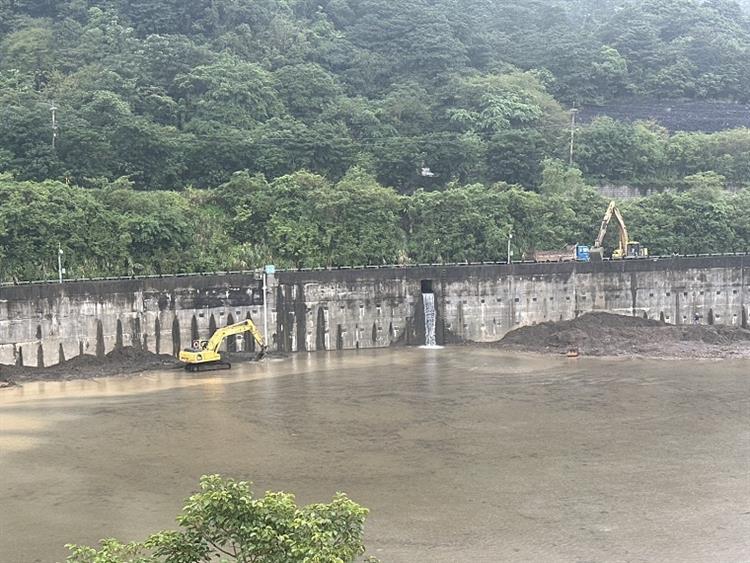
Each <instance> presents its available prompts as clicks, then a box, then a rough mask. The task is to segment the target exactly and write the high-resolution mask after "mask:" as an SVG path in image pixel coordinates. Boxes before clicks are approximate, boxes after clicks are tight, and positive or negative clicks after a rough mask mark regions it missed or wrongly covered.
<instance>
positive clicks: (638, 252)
mask: <svg viewBox="0 0 750 563" xmlns="http://www.w3.org/2000/svg"><path fill="white" fill-rule="evenodd" d="M612 217H614V218H615V221H616V222H617V228H618V230H619V232H620V243H619V246H618V247H617V248H615V250H614V252H613V253H612V259H613V260H620V259H622V258H642V257H645V256H648V248H646V247H644V246H641V243H640V242H636V241H634V240H630V239H629V238H628V229H627V227H626V226H625V220H624V219H623V218H622V213H620V210H619V209H618V207H617V204H616V203H615V202H614V201H612V202H610V204H609V207H608V208H607V212H606V213H605V214H604V219H602V226H601V227H600V228H599V236H598V237H596V242H595V243H594V246H593V247H592V248H591V250H590V255H591V260H602V259H603V258H604V248H602V245H603V244H604V237H605V236H606V234H607V228H608V227H609V223H610V221H611V220H612Z"/></svg>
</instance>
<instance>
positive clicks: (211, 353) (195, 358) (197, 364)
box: [179, 319, 267, 371]
mask: <svg viewBox="0 0 750 563" xmlns="http://www.w3.org/2000/svg"><path fill="white" fill-rule="evenodd" d="M244 332H249V333H250V334H252V336H253V338H254V339H255V341H256V342H257V343H258V345H259V346H260V351H259V352H258V354H257V355H256V357H255V359H256V360H260V359H261V358H262V357H263V356H265V355H266V348H267V346H266V343H265V340H264V339H263V335H262V334H261V332H260V330H258V328H257V327H256V326H255V324H254V323H253V321H251V320H250V319H247V320H246V321H242V322H240V323H235V324H233V325H229V326H225V327H223V328H220V329H218V330H217V331H216V332H214V333H213V334H212V335H211V338H209V339H208V340H196V341H194V342H193V347H192V348H187V349H185V350H183V351H181V352H180V356H179V357H180V361H181V362H184V363H185V369H186V370H188V371H200V370H202V369H203V368H206V369H229V368H231V367H232V364H230V363H229V362H227V361H226V360H223V359H222V357H221V353H220V352H219V347H220V346H221V343H222V342H224V339H225V338H227V337H229V336H235V335H237V334H242V333H244Z"/></svg>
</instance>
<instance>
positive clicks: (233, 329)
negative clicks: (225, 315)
mask: <svg viewBox="0 0 750 563" xmlns="http://www.w3.org/2000/svg"><path fill="white" fill-rule="evenodd" d="M243 332H249V333H250V334H252V335H253V338H254V339H255V341H256V342H257V343H258V345H259V346H260V348H261V350H265V349H266V343H265V341H264V339H263V335H262V334H261V333H260V331H259V330H258V327H256V326H255V323H253V321H251V320H250V319H247V320H246V321H242V322H239V323H235V324H233V325H229V326H225V327H223V328H220V329H218V330H217V331H216V332H214V333H213V334H212V335H211V338H210V339H209V340H208V343H207V344H206V348H205V349H206V350H209V351H211V352H218V351H219V346H221V343H222V342H224V339H225V338H228V337H230V336H234V335H237V334H242V333H243Z"/></svg>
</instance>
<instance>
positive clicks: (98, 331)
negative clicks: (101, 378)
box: [96, 319, 105, 358]
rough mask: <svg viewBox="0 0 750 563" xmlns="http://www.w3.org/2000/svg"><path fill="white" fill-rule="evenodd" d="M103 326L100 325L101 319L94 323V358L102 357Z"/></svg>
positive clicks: (103, 351)
mask: <svg viewBox="0 0 750 563" xmlns="http://www.w3.org/2000/svg"><path fill="white" fill-rule="evenodd" d="M104 353H105V350H104V325H102V321H101V319H97V321H96V357H97V358H103V357H104Z"/></svg>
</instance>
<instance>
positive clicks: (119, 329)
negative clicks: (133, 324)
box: [115, 319, 122, 350]
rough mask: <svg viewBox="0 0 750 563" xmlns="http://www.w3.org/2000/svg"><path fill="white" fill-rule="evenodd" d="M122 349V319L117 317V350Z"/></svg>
mask: <svg viewBox="0 0 750 563" xmlns="http://www.w3.org/2000/svg"><path fill="white" fill-rule="evenodd" d="M121 349H122V320H120V319H117V332H116V334H115V350H121Z"/></svg>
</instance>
